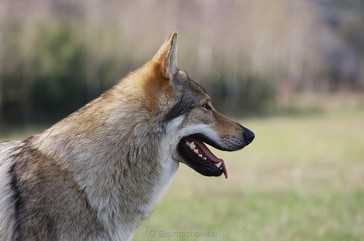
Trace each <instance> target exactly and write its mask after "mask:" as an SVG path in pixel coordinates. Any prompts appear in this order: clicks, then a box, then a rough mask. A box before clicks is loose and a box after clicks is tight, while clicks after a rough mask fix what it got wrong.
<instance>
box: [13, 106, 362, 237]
mask: <svg viewBox="0 0 364 241" xmlns="http://www.w3.org/2000/svg"><path fill="white" fill-rule="evenodd" d="M242 123H243V124H245V125H246V126H247V127H249V128H251V129H252V130H254V131H255V133H256V136H257V137H256V140H255V141H254V142H253V143H252V145H250V146H248V147H247V148H245V149H244V150H242V151H239V152H231V153H224V152H220V151H216V150H215V152H216V153H218V155H219V156H221V157H223V158H224V159H225V160H226V163H227V166H228V171H229V179H227V180H225V179H223V178H222V177H220V178H207V177H203V176H200V175H199V174H197V173H195V172H194V171H192V170H191V169H189V168H187V167H185V166H184V165H181V168H180V170H179V172H178V173H177V176H176V178H175V180H174V181H173V182H172V184H171V186H170V188H169V189H168V191H167V193H166V195H165V196H164V197H163V198H162V200H161V202H159V203H158V205H157V206H156V208H155V209H154V211H153V213H152V214H151V215H150V216H149V217H148V218H147V219H146V220H145V221H144V222H143V223H142V225H141V226H140V227H139V228H138V230H137V233H136V235H135V237H134V240H135V241H154V240H158V241H167V240H168V241H177V240H178V241H192V240H196V241H197V240H198V241H205V240H206V241H207V240H208V241H216V240H219V241H220V240H224V241H241V240H246V241H267V240H272V241H285V240H287V241H296V240H297V241H311V240H312V241H314V240H315V241H351V240H352V241H354V240H355V241H356V240H358V241H359V240H364V135H363V130H364V110H363V109H359V110H358V109H344V110H340V111H338V110H335V111H329V112H323V113H317V114H313V115H307V116H302V115H300V116H299V117H295V116H286V117H269V118H264V119H259V118H257V119H248V120H246V121H244V122H242ZM37 129H38V130H39V128H37ZM23 131H24V130H21V131H16V132H8V133H7V134H6V138H7V139H9V138H11V137H14V136H15V137H17V138H19V137H21V136H25V135H29V134H31V132H32V131H31V130H29V129H27V130H26V132H25V133H24V132H23Z"/></svg>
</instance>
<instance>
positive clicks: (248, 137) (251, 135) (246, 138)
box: [243, 128, 255, 145]
mask: <svg viewBox="0 0 364 241" xmlns="http://www.w3.org/2000/svg"><path fill="white" fill-rule="evenodd" d="M243 137H244V141H245V143H246V145H248V144H250V143H251V142H252V141H253V140H254V138H255V135H254V132H252V131H251V130H249V129H247V128H244V133H243Z"/></svg>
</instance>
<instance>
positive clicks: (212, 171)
mask: <svg viewBox="0 0 364 241" xmlns="http://www.w3.org/2000/svg"><path fill="white" fill-rule="evenodd" d="M191 137H192V136H190V138H191ZM193 139H195V140H198V141H201V139H197V138H196V136H195V135H193ZM178 152H179V154H180V155H181V156H182V157H183V159H184V161H185V164H186V165H188V166H189V167H191V168H192V169H194V170H195V171H197V172H198V173H200V174H202V175H204V176H215V177H218V176H221V175H222V174H223V173H224V170H223V168H221V167H220V168H218V167H217V166H216V165H215V164H214V163H211V162H209V161H206V160H203V159H201V158H199V157H198V156H196V154H195V153H194V152H193V151H192V150H191V149H190V148H189V147H188V146H187V145H186V144H185V138H183V139H182V140H181V141H180V143H179V144H178Z"/></svg>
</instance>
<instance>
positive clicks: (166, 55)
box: [153, 32, 177, 79]
mask: <svg viewBox="0 0 364 241" xmlns="http://www.w3.org/2000/svg"><path fill="white" fill-rule="evenodd" d="M153 60H154V61H157V62H159V63H160V64H161V71H162V75H163V76H164V77H165V78H166V79H172V77H173V75H174V74H175V73H176V72H177V33H176V32H173V33H172V34H171V35H170V36H169V38H168V39H167V40H166V41H165V42H164V43H163V44H162V46H161V47H160V48H159V50H158V52H157V53H156V54H155V55H154V57H153Z"/></svg>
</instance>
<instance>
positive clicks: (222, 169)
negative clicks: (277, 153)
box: [137, 33, 254, 177]
mask: <svg viewBox="0 0 364 241" xmlns="http://www.w3.org/2000/svg"><path fill="white" fill-rule="evenodd" d="M176 41H177V34H176V33H173V34H171V35H170V37H169V38H168V39H167V40H166V41H165V42H164V44H163V45H162V46H161V48H160V49H159V50H158V52H157V53H156V54H155V56H154V57H153V58H152V60H151V61H149V62H148V63H147V64H146V65H145V66H143V67H142V68H141V69H140V70H138V71H137V72H138V73H142V74H141V75H140V76H139V77H138V79H141V80H140V81H141V83H142V84H141V85H142V87H143V91H142V96H141V97H140V98H142V99H143V100H144V105H145V108H146V109H147V110H148V112H149V113H151V114H152V116H153V118H157V119H158V120H159V122H160V123H161V125H162V126H163V128H164V137H163V140H164V141H162V142H161V145H162V146H161V147H160V150H159V151H160V152H161V153H160V154H161V155H162V156H164V159H167V160H168V161H171V162H182V163H185V164H186V165H188V166H189V167H191V168H192V169H194V170H195V171H197V172H199V173H200V174H202V175H205V176H220V175H222V174H224V175H225V177H227V171H226V166H225V163H224V161H223V160H222V159H220V158H218V157H216V156H215V155H214V154H213V153H212V152H211V151H210V150H209V149H208V147H207V145H206V144H208V145H211V146H213V147H215V148H217V149H220V150H224V151H236V150H239V149H241V148H243V147H244V146H246V145H248V144H249V143H251V142H252V141H253V139H254V133H253V132H252V131H250V130H249V129H247V128H245V127H244V126H242V125H240V124H239V123H237V122H234V121H232V120H230V119H229V118H227V117H225V116H224V115H222V114H220V113H219V112H218V111H217V110H216V109H215V108H214V106H213V104H212V100H211V98H210V97H209V95H208V94H207V92H206V91H205V89H204V88H203V87H202V86H201V85H199V84H198V83H197V82H196V81H194V80H192V79H191V78H190V76H189V75H188V74H187V73H186V72H185V71H183V70H181V69H179V68H178V67H177V66H176V58H177V56H176V54H177V42H176Z"/></svg>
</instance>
